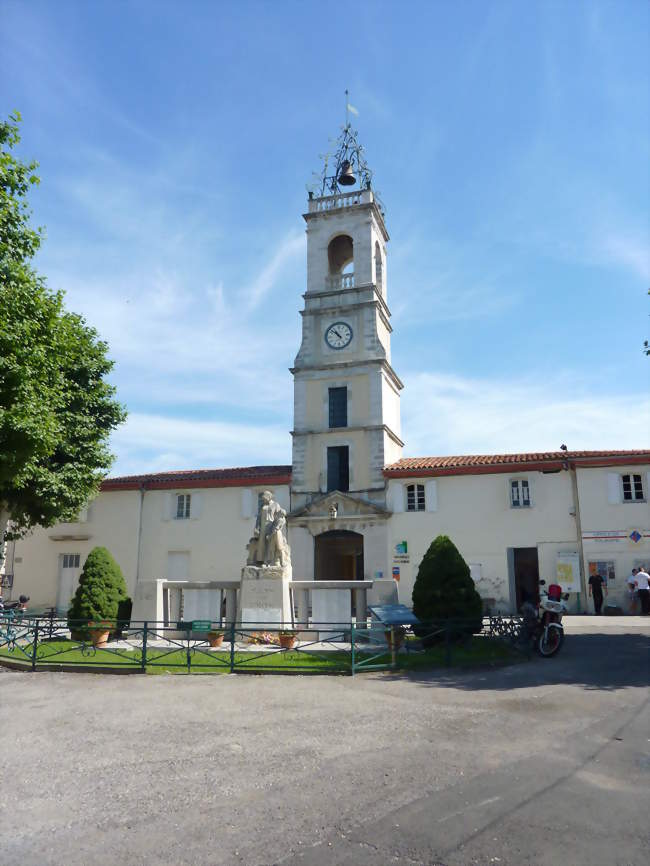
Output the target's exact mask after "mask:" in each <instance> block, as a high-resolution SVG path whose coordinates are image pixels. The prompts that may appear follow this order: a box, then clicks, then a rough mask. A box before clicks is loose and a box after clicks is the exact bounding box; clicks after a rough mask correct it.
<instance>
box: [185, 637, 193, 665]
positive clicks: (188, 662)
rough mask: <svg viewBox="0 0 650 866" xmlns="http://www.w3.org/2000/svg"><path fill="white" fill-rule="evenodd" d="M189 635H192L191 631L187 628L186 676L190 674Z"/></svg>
mask: <svg viewBox="0 0 650 866" xmlns="http://www.w3.org/2000/svg"><path fill="white" fill-rule="evenodd" d="M191 635H192V631H191V629H189V628H188V629H187V653H186V658H187V672H188V674H191V673H192V655H191V653H190V639H191Z"/></svg>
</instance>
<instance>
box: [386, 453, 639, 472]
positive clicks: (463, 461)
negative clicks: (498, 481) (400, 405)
mask: <svg viewBox="0 0 650 866" xmlns="http://www.w3.org/2000/svg"><path fill="white" fill-rule="evenodd" d="M566 461H569V462H570V463H574V462H575V463H577V464H579V465H581V466H589V465H591V466H607V465H610V464H621V463H643V462H646V463H650V450H642V449H635V450H630V451H533V452H529V453H522V454H463V455H457V456H449V457H403V458H402V459H401V460H398V461H397V463H391V464H390V466H386V468H385V469H384V474H385V475H387V476H389V477H399V476H401V475H416V474H418V473H421V474H424V475H428V474H436V475H437V474H443V475H447V474H449V475H452V474H461V473H462V474H470V473H472V472H477V473H479V472H500V471H512V469H513V467H517V468H519V467H521V468H529V469H532V468H537V467H539V468H542V469H544V468H546V469H555V468H562V466H563V464H564V463H566Z"/></svg>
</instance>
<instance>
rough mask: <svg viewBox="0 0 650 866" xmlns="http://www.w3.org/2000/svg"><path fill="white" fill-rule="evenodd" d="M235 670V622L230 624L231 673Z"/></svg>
mask: <svg viewBox="0 0 650 866" xmlns="http://www.w3.org/2000/svg"><path fill="white" fill-rule="evenodd" d="M234 670H235V620H234V619H233V620H232V622H231V623H230V673H231V674H232V673H234Z"/></svg>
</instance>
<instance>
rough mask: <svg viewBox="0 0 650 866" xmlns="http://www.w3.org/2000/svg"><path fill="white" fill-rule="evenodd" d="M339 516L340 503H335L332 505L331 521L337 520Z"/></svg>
mask: <svg viewBox="0 0 650 866" xmlns="http://www.w3.org/2000/svg"><path fill="white" fill-rule="evenodd" d="M338 516H339V504H338V502H333V503H332V504H331V505H330V520H336V518H337V517H338Z"/></svg>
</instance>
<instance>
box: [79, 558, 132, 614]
mask: <svg viewBox="0 0 650 866" xmlns="http://www.w3.org/2000/svg"><path fill="white" fill-rule="evenodd" d="M127 598H128V593H127V590H126V583H125V581H124V576H123V575H122V570H121V568H120V567H119V565H118V564H117V562H115V560H114V559H113V557H112V556H111V554H110V553H109V552H108V550H106V548H105V547H94V548H93V549H92V550H91V551H90V553H89V554H88V558H87V559H86V561H85V563H84V567H83V569H82V571H81V575H80V577H79V586H78V587H77V591H76V593H75V594H74V598H73V599H72V602H71V603H70V608H69V610H68V625H69V626H72V627H74V624H76V623H80V622H106V621H108V622H115V621H116V620H117V618H118V611H119V609H120V604H123V603H124V601H125V600H126V599H127Z"/></svg>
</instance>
